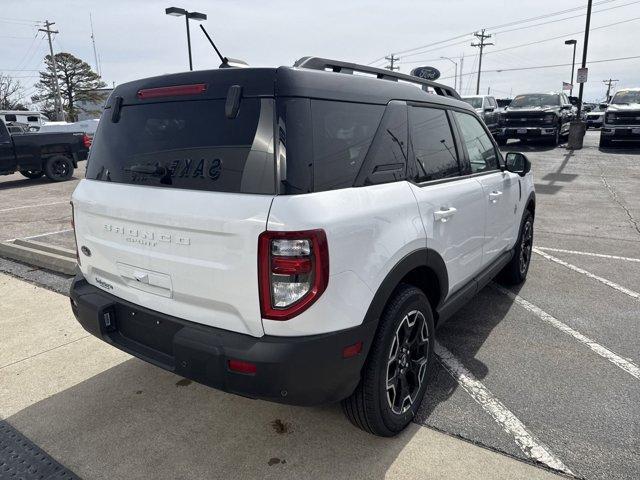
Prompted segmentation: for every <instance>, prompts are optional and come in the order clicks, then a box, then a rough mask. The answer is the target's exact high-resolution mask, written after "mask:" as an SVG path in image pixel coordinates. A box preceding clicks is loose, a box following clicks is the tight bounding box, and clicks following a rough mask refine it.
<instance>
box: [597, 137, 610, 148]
mask: <svg viewBox="0 0 640 480" xmlns="http://www.w3.org/2000/svg"><path fill="white" fill-rule="evenodd" d="M598 145H599V146H600V147H601V148H609V147H610V146H611V140H609V139H608V138H604V135H602V134H600V143H599V144H598Z"/></svg>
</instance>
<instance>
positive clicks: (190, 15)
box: [164, 7, 207, 70]
mask: <svg viewBox="0 0 640 480" xmlns="http://www.w3.org/2000/svg"><path fill="white" fill-rule="evenodd" d="M164 13H166V14H167V15H171V16H174V17H180V16H182V15H184V19H185V22H186V24H187V49H188V50H189V70H193V62H192V60H191V34H190V33H189V20H199V21H202V20H206V19H207V15H206V14H204V13H200V12H188V11H186V10H185V9H184V8H178V7H169V8H167V9H165V11H164Z"/></svg>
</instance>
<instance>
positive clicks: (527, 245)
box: [520, 221, 533, 275]
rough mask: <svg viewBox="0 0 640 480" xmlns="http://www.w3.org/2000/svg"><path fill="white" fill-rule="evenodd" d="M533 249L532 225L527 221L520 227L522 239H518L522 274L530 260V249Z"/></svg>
mask: <svg viewBox="0 0 640 480" xmlns="http://www.w3.org/2000/svg"><path fill="white" fill-rule="evenodd" d="M532 249H533V225H532V223H531V221H527V222H526V223H525V224H524V227H523V228H522V239H521V240H520V274H521V275H524V274H525V273H526V272H527V269H528V268H529V262H530V261H531V251H532Z"/></svg>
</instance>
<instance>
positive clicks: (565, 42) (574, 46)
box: [564, 39, 578, 96]
mask: <svg viewBox="0 0 640 480" xmlns="http://www.w3.org/2000/svg"><path fill="white" fill-rule="evenodd" d="M577 43H578V42H577V41H576V40H573V39H572V40H565V41H564V44H565V45H573V61H572V62H571V90H569V95H570V96H571V95H572V94H573V72H574V70H575V68H576V44H577Z"/></svg>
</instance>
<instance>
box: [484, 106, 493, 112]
mask: <svg viewBox="0 0 640 480" xmlns="http://www.w3.org/2000/svg"><path fill="white" fill-rule="evenodd" d="M494 110H495V108H493V107H485V109H484V111H485V112H493V111H494Z"/></svg>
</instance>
